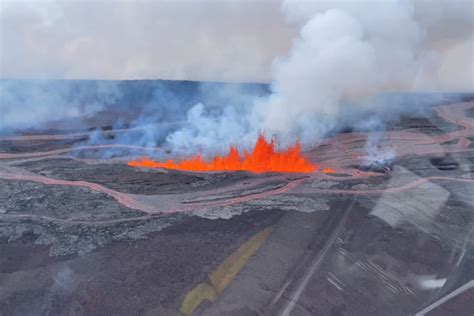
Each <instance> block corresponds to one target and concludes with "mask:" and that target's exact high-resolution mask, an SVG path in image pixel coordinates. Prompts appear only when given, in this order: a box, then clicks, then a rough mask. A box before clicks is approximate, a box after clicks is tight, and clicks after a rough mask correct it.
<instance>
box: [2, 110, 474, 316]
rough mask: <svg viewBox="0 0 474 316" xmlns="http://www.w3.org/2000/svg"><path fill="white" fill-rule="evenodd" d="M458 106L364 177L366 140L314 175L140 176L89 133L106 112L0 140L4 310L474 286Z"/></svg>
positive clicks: (331, 307)
mask: <svg viewBox="0 0 474 316" xmlns="http://www.w3.org/2000/svg"><path fill="white" fill-rule="evenodd" d="M458 107H462V108H463V109H466V112H465V113H471V112H472V108H474V106H473V107H469V106H467V105H466V104H461V105H459V104H458V105H452V111H444V112H442V111H441V112H437V113H438V114H436V113H434V114H432V115H431V116H427V117H426V118H425V119H420V118H409V117H407V118H405V117H404V118H402V119H401V120H400V121H399V122H397V123H394V124H392V125H390V126H389V127H388V128H387V131H385V133H384V141H385V142H386V144H388V145H389V146H390V148H391V149H393V150H394V152H396V154H397V156H396V157H395V158H394V159H393V160H392V161H390V163H389V164H388V165H389V169H388V170H386V171H384V172H377V171H376V170H364V169H363V168H361V166H362V165H363V163H364V159H363V156H362V155H363V154H364V146H365V143H366V139H367V135H364V134H361V133H356V132H348V133H343V134H339V135H335V136H334V138H332V139H331V140H329V141H328V142H327V143H325V144H323V145H322V146H320V147H317V148H315V149H313V150H311V151H309V152H307V153H306V154H307V155H308V157H310V159H312V160H313V161H314V162H316V163H318V164H320V165H321V166H322V167H326V166H327V167H331V168H334V169H335V171H334V173H328V174H325V173H324V172H322V171H319V172H317V173H315V174H309V175H308V174H306V175H296V174H295V175H293V174H259V175H255V174H251V173H247V172H216V173H193V172H181V171H173V170H161V169H143V168H135V167H130V166H128V165H127V164H126V162H127V161H129V160H130V159H134V158H136V157H138V156H140V155H141V154H143V153H142V152H133V148H132V149H125V150H124V151H123V152H122V154H117V153H118V152H115V153H114V154H113V155H112V156H107V155H106V153H107V151H108V150H109V149H114V148H112V147H113V146H112V147H107V148H100V147H94V146H95V145H97V144H89V143H88V142H87V140H86V141H85V139H84V135H88V134H87V133H89V132H90V131H91V130H93V129H94V127H100V126H106V124H107V123H109V122H108V120H109V118H107V116H106V115H105V114H104V113H100V115H98V116H97V117H96V118H88V119H87V122H89V123H88V124H92V125H91V126H88V128H87V129H84V130H74V131H73V132H74V133H76V136H74V135H72V136H71V135H70V136H67V135H66V136H65V134H66V132H65V131H63V134H64V135H62V134H61V133H60V130H59V131H55V133H50V135H56V136H57V135H62V136H59V137H56V138H54V137H53V138H51V137H49V136H48V135H46V134H47V132H45V131H38V132H37V133H34V132H29V133H28V134H24V135H23V136H24V137H23V138H22V135H16V136H20V138H14V137H13V138H12V137H11V136H12V135H10V136H6V138H4V139H2V138H1V137H0V253H1V254H2V255H1V256H0V315H38V314H40V315H183V314H193V315H331V316H332V315H409V314H415V313H417V312H419V311H421V310H422V309H423V308H428V307H429V306H430V304H432V303H434V302H436V301H437V300H438V299H440V298H442V297H443V296H445V295H449V294H450V293H453V291H455V290H456V289H458V288H459V287H461V286H462V285H463V284H466V283H467V282H469V281H470V280H471V279H472V277H473V272H472V267H473V266H474V250H473V249H474V230H473V228H472V227H473V224H474V212H473V211H472V210H473V209H474V201H473V196H474V186H473V185H474V181H473V171H474V168H473V162H474V151H473V149H472V139H473V136H474V135H473V134H474V131H473V129H472V125H470V126H471V127H469V124H472V123H473V122H472V115H471V116H469V115H470V114H469V115H467V116H465V117H462V118H460V117H456V116H455V115H459V113H463V112H462V111H460V110H459V108H458ZM448 110H450V108H448ZM446 113H447V114H446ZM450 113H451V114H452V116H449V115H450ZM453 113H454V114H453ZM460 119H461V121H462V122H460V123H459V122H458V124H459V125H457V124H456V123H454V121H456V120H458V121H459V120H460ZM94 124H95V126H94ZM124 126H125V125H124ZM125 127H126V126H125ZM69 132H72V131H69ZM94 133H97V132H94ZM107 133H108V134H107V135H108V136H107V137H108V139H111V138H113V136H114V131H113V130H109V129H107ZM120 133H126V130H125V131H124V130H121V131H120ZM117 134H118V132H117ZM41 135H43V136H41ZM16 136H15V137H16ZM7 137H10V138H9V139H8V138H7ZM32 137H33V138H32ZM34 137H36V138H34ZM84 144H88V145H86V146H85V145H84ZM108 145H110V143H109V144H108ZM78 146H82V147H81V149H80V150H79V152H80V154H78V150H77V148H78ZM87 146H90V147H87ZM74 148H76V149H74ZM116 149H117V150H119V149H120V148H116ZM56 150H59V151H56ZM131 153H133V155H132V156H130V157H125V156H123V155H128V154H131ZM29 154H31V155H29ZM162 154H163V155H166V151H163V153H162ZM466 293H468V292H466ZM469 293H470V292H469ZM458 298H459V297H458ZM452 302H454V301H452ZM456 302H458V303H456V304H458V305H459V304H464V305H465V306H463V308H461V309H459V308H458V309H456V311H457V313H458V315H472V313H473V312H474V311H473V309H472V306H471V305H469V304H468V303H469V302H468V301H466V300H461V299H458V300H456ZM459 302H460V303H459ZM466 302H467V303H466ZM459 310H461V312H459ZM427 315H430V314H427ZM433 315H434V314H433Z"/></svg>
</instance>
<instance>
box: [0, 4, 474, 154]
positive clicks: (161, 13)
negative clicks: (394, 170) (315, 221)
mask: <svg viewBox="0 0 474 316" xmlns="http://www.w3.org/2000/svg"><path fill="white" fill-rule="evenodd" d="M6 3H7V4H8V5H6V6H5V7H0V19H1V23H2V28H1V30H0V31H1V37H2V44H3V45H2V46H4V47H5V48H3V47H2V56H1V58H0V59H1V71H2V73H1V76H2V77H9V76H10V77H25V76H40V77H41V76H53V77H54V76H56V77H58V76H59V77H61V78H77V77H89V78H119V79H123V78H132V77H135V78H136V77H139V78H150V77H162V78H163V77H165V78H173V79H207V80H231V81H232V80H233V81H236V80H240V81H242V80H257V81H262V80H266V79H267V78H269V77H271V93H270V94H266V95H265V96H262V94H260V93H247V92H246V91H245V89H238V88H237V89H236V88H232V89H230V88H229V89H228V88H222V87H219V88H217V87H216V86H212V85H210V86H206V85H205V84H203V85H202V86H201V88H200V90H201V91H200V93H199V98H194V99H192V101H193V102H194V103H193V104H189V102H188V101H190V100H183V99H180V98H179V95H181V94H183V95H186V94H187V92H182V91H181V90H179V89H178V90H179V91H178V90H177V91H174V92H173V93H171V94H169V93H167V90H166V89H161V88H160V87H157V88H156V90H155V92H154V93H153V95H151V96H149V97H147V98H146V99H143V98H137V97H136V96H132V97H130V96H127V97H126V98H125V99H127V100H128V101H127V102H125V105H133V104H137V103H143V104H144V105H145V106H142V107H141V108H140V111H142V113H141V115H139V117H138V118H135V119H134V121H133V122H132V124H131V126H132V127H143V126H149V128H147V129H145V133H143V134H142V135H141V136H140V137H138V138H137V137H135V136H133V135H128V134H122V136H121V137H120V139H119V138H117V139H116V140H115V141H124V142H129V143H135V144H136V145H144V146H150V147H152V146H156V145H157V142H160V141H162V140H163V139H164V138H166V141H167V142H168V144H170V145H171V146H172V147H173V148H174V149H185V150H187V151H195V150H201V149H203V148H206V149H218V150H219V149H221V150H226V149H227V148H228V146H229V145H230V144H236V145H242V146H251V145H252V144H253V143H254V142H255V140H256V139H257V136H258V134H259V133H261V132H264V133H266V134H267V135H269V136H270V135H276V136H277V137H278V139H279V140H280V142H281V145H287V144H291V143H293V142H294V140H295V139H299V140H300V141H301V142H302V143H303V145H314V143H315V142H316V141H317V140H318V139H319V138H321V137H323V136H325V135H326V134H327V133H328V132H330V131H334V130H337V129H338V128H342V127H343V126H352V127H354V128H359V129H365V130H371V129H373V128H374V127H378V126H380V123H381V121H383V120H385V119H390V118H393V116H396V115H400V114H401V113H419V112H420V111H421V110H423V109H422V108H421V107H419V106H417V105H416V104H413V102H403V101H404V100H403V98H400V99H399V100H398V99H397V98H395V100H398V101H399V102H393V100H394V98H391V99H390V100H392V101H390V102H389V99H387V98H384V97H380V95H383V94H384V93H386V92H391V91H403V92H410V91H453V90H454V91H468V92H471V91H474V82H473V81H474V79H473V75H474V74H473V58H472V55H473V31H472V30H473V20H474V17H473V2H471V1H462V0H461V1H456V0H453V1H451V0H438V1H436V0H434V1H424V0H414V1H403V0H387V1H306V0H294V1H284V2H283V3H282V5H281V11H282V12H283V16H284V17H285V18H286V20H287V26H285V24H284V23H282V22H281V20H282V16H281V14H278V10H277V9H276V8H278V5H279V4H278V3H277V2H271V3H270V2H266V1H262V2H245V1H244V2H235V1H229V2H223V3H222V4H216V2H215V1H207V2H206V1H204V2H198V3H197V4H191V2H179V3H176V4H174V3H173V4H170V3H166V2H153V1H151V2H147V1H145V2H133V1H123V2H110V1H98V2H70V1H59V2H47V5H45V6H44V7H43V6H38V5H36V6H35V5H33V6H32V7H28V9H27V10H23V9H22V6H23V5H24V4H25V2H21V1H20V2H15V1H6ZM18 3H19V4H18ZM252 3H254V4H252ZM252 6H255V7H252ZM254 9H255V10H254ZM249 12H254V13H255V14H254V13H252V14H251V13H249ZM257 13H258V14H257ZM261 16H263V17H264V18H261ZM85 20H88V21H89V20H90V23H89V22H88V23H84V22H83V21H85ZM294 30H299V32H298V35H297V37H296V38H294V40H293V42H292V46H291V48H290V49H289V51H288V52H285V51H286V50H287V49H288V47H289V46H290V45H289V43H290V40H289V39H290V38H291V36H293V34H294V33H295V32H294ZM5 43H7V44H8V45H5ZM53 48H54V49H53ZM276 55H280V56H282V55H283V56H285V55H286V56H285V57H280V58H277V59H275V60H274V61H273V64H272V67H271V71H269V69H270V66H269V65H270V64H271V60H272V59H273V57H274V56H276ZM18 60H19V61H23V62H18ZM270 72H271V75H269V73H270ZM1 84H2V85H1V86H0V97H1V103H0V109H1V114H2V116H1V117H0V130H1V129H5V128H6V129H13V130H14V129H18V128H23V127H35V126H42V124H43V123H45V122H47V121H48V120H51V119H64V118H70V117H75V116H78V115H83V114H92V113H95V112H97V111H99V110H103V109H106V108H107V106H109V105H110V106H117V105H120V104H118V103H120V102H119V101H118V100H123V94H124V93H125V94H127V93H128V92H126V91H125V92H124V91H123V90H122V88H123V87H122V86H119V85H116V84H115V83H114V84H112V83H110V84H105V83H104V84H99V85H98V86H97V87H95V88H94V89H95V90H94V89H93V90H94V91H95V92H94V93H92V94H93V95H94V97H92V98H90V96H87V97H82V96H81V95H82V94H81V91H79V92H78V95H79V97H77V98H76V99H74V100H71V99H70V98H68V97H65V96H70V95H71V93H70V92H71V91H72V90H71V91H69V90H67V89H66V90H63V88H58V87H53V88H52V89H49V90H48V89H46V90H45V89H39V90H38V89H36V90H32V91H31V92H27V93H26V94H25V93H24V90H22V88H21V87H18V86H14V85H15V84H10V83H8V82H7V83H4V82H2V83H1ZM134 89H136V90H135V91H141V90H140V89H143V87H141V86H140V85H138V84H137V85H136V86H135V88H134ZM73 90H74V91H76V90H77V89H73ZM79 90H80V89H79ZM17 91H21V92H22V96H21V97H20V98H18V97H17V94H16V93H15V92H17ZM76 93H77V91H76ZM127 95H128V94H127ZM25 96H26V97H25ZM209 96H211V97H209ZM132 101H133V102H132ZM426 103H429V102H426ZM18 104H20V105H21V106H20V107H18ZM193 105H194V106H193ZM191 106H192V108H190V107H191ZM189 108H190V109H189ZM129 110H130V111H134V110H136V109H135V108H129ZM187 110H189V111H188V112H187V114H186V113H185V112H186V111H187ZM368 113H371V114H370V115H371V116H370V117H368V115H369V114H368ZM181 120H184V121H185V125H184V126H183V127H182V128H178V129H177V130H176V128H164V129H162V128H159V129H155V131H153V130H152V129H153V128H155V127H156V126H157V125H156V124H157V123H159V124H160V125H159V126H165V125H166V124H163V123H170V122H177V121H181ZM120 124H121V122H120V120H118V121H117V122H116V124H115V125H116V126H120ZM166 135H167V136H166ZM105 141H108V140H105V139H102V138H101V136H100V135H99V134H96V135H94V137H92V139H91V140H90V142H93V143H97V142H99V143H100V142H105Z"/></svg>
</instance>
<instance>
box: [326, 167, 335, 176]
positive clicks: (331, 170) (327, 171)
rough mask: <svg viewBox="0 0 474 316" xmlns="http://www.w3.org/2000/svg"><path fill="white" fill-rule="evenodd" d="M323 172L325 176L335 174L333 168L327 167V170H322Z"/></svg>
mask: <svg viewBox="0 0 474 316" xmlns="http://www.w3.org/2000/svg"><path fill="white" fill-rule="evenodd" d="M323 172H324V173H325V174H331V173H334V172H336V171H335V170H334V169H333V168H329V167H327V168H324V169H323Z"/></svg>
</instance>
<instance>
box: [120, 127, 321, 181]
mask: <svg viewBox="0 0 474 316" xmlns="http://www.w3.org/2000/svg"><path fill="white" fill-rule="evenodd" d="M128 165H129V166H132V167H146V168H165V169H174V170H185V171H239V170H243V171H250V172H254V173H264V172H297V173H311V172H315V171H316V170H317V169H318V167H317V166H316V165H315V164H313V163H311V162H310V161H309V160H308V159H307V158H305V157H304V156H303V155H302V154H301V144H300V143H299V142H296V143H295V145H293V146H291V147H289V148H288V149H287V150H284V151H277V150H276V149H275V141H274V140H271V141H267V140H266V139H265V137H264V136H263V135H260V136H259V137H258V139H257V142H256V143H255V146H254V148H253V150H252V152H244V153H243V155H242V154H241V153H239V151H238V150H237V148H236V147H235V146H230V149H229V153H228V154H227V155H226V156H220V155H218V156H215V157H214V158H213V159H212V160H210V161H206V160H204V159H203V158H202V156H201V155H200V154H198V155H196V156H194V157H191V158H189V159H183V160H180V161H174V160H167V161H165V162H157V161H154V160H152V159H150V158H146V157H145V158H141V159H138V160H134V161H130V162H129V163H128Z"/></svg>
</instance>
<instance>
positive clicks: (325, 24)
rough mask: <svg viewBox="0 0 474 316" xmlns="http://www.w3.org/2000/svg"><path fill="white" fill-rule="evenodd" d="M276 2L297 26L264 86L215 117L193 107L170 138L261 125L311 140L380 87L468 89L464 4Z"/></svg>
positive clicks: (200, 140)
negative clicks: (245, 104)
mask: <svg viewBox="0 0 474 316" xmlns="http://www.w3.org/2000/svg"><path fill="white" fill-rule="evenodd" d="M282 9H283V12H284V13H285V14H286V16H287V17H288V20H289V21H290V22H292V23H296V24H297V25H300V26H301V29H300V32H299V36H298V37H297V38H296V39H295V41H294V43H293V47H292V48H291V50H290V52H289V54H288V56H287V57H285V58H280V59H278V60H276V61H275V62H274V67H273V71H274V76H273V81H272V91H273V93H272V94H271V95H270V96H269V97H268V98H266V99H260V100H257V101H255V103H254V106H253V107H251V108H250V109H243V110H240V111H236V110H234V109H232V108H225V110H224V111H223V114H222V115H221V116H218V117H216V116H213V115H209V114H206V112H205V109H204V106H203V105H202V104H198V105H196V106H195V107H194V108H193V109H191V110H190V111H189V113H188V122H189V126H188V127H186V128H184V129H182V130H180V131H177V132H175V133H173V134H171V135H169V137H168V141H169V142H170V143H171V144H173V145H175V146H178V147H185V148H190V147H193V146H209V145H212V144H216V143H218V144H224V145H225V146H227V145H228V144H229V143H235V142H240V143H244V144H245V143H246V142H248V141H249V140H252V139H255V138H256V135H257V134H258V133H259V132H260V131H266V132H268V133H271V134H276V135H277V136H278V138H279V139H280V140H281V141H282V142H283V143H289V142H291V141H292V140H294V139H295V138H298V139H300V140H302V142H303V143H305V144H311V143H312V142H314V141H315V140H316V139H318V138H320V137H322V136H324V135H325V134H326V133H327V132H328V131H330V130H331V129H334V128H337V126H338V125H340V123H341V121H342V120H343V119H344V122H345V123H351V122H350V117H352V118H353V119H356V118H357V119H359V118H360V116H361V114H362V113H364V112H365V111H370V110H373V109H374V108H378V107H384V104H383V103H381V102H380V101H382V99H378V100H376V99H373V98H371V97H373V96H375V95H377V94H381V93H383V92H388V91H417V90H427V89H428V90H433V89H435V90H439V89H459V90H465V91H473V90H474V89H473V80H474V79H473V68H472V65H473V58H472V45H473V42H472V40H473V37H472V36H473V34H472V30H473V28H472V26H473V25H472V23H473V22H472V21H473V20H472V18H473V16H472V15H473V11H472V9H473V8H472V3H467V2H461V1H454V2H451V1H439V2H438V1H434V2H430V1H415V2H410V1H395V0H394V1H380V2H376V1H371V2H363V1H362V2H358V1H348V2H343V1H321V2H320V1H285V2H284V3H283V5H282ZM439 25H443V26H444V27H443V33H442V34H440V33H439V32H438V31H439V30H440V26H439ZM441 43H442V44H441ZM440 45H441V46H442V49H438V50H436V47H437V46H440ZM453 55H454V56H458V57H459V59H458V60H456V61H455V60H453V59H452V56H453ZM460 68H464V70H463V71H460V72H459V73H456V74H455V73H449V70H448V69H452V70H455V69H458V70H460ZM398 110H399V112H402V111H405V112H410V110H413V111H417V110H419V109H409V108H407V107H406V106H405V105H404V104H399V105H398ZM347 119H349V122H348V121H347Z"/></svg>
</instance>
